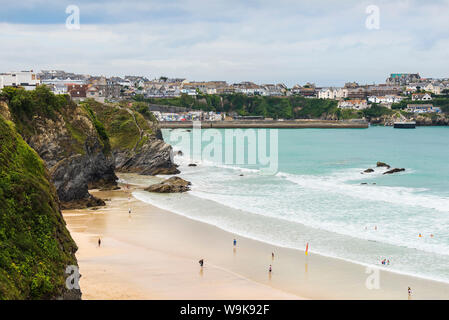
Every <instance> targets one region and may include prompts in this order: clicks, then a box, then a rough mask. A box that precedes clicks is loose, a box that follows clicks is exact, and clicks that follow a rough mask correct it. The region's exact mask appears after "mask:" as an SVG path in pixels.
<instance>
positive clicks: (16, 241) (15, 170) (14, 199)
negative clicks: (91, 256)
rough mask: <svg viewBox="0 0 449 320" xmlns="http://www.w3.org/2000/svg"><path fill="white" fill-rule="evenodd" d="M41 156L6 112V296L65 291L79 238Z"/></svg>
mask: <svg viewBox="0 0 449 320" xmlns="http://www.w3.org/2000/svg"><path fill="white" fill-rule="evenodd" d="M49 180H50V178H49V174H48V172H47V170H46V169H45V166H44V164H43V161H42V160H41V159H40V158H39V156H38V155H37V154H36V152H35V151H33V150H32V149H31V148H30V147H29V146H28V145H27V144H26V143H25V142H24V141H23V139H22V138H21V136H20V135H19V134H18V133H17V132H16V130H15V128H14V125H13V124H12V123H10V122H8V121H6V120H5V119H4V118H3V117H2V116H1V115H0V299H53V298H59V297H63V296H64V294H65V292H66V289H65V268H66V267H67V266H68V265H76V259H75V256H74V253H75V251H76V244H75V243H74V241H73V240H72V238H71V237H70V234H69V232H68V231H67V229H66V227H65V222H64V220H63V218H62V215H61V212H60V210H59V203H58V198H57V195H56V191H55V188H54V186H53V185H52V184H51V183H50V182H49Z"/></svg>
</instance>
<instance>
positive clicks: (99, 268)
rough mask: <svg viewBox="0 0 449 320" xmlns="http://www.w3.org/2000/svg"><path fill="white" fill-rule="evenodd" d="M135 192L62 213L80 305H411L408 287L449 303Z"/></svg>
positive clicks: (436, 285)
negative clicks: (246, 302) (374, 302)
mask: <svg viewBox="0 0 449 320" xmlns="http://www.w3.org/2000/svg"><path fill="white" fill-rule="evenodd" d="M134 188H135V187H131V188H130V189H129V190H117V191H104V192H101V191H93V192H92V193H93V194H94V195H95V196H97V197H100V198H103V199H108V200H107V201H106V203H107V205H106V206H105V207H100V208H98V209H95V210H93V209H84V210H67V211H64V212H63V214H64V218H65V220H66V222H67V226H68V228H69V230H70V233H71V235H72V237H73V238H74V240H75V241H76V243H77V245H78V247H79V250H78V252H77V254H76V255H77V259H78V263H79V266H80V273H81V274H82V277H81V279H80V286H81V291H82V293H83V299H264V300H274V299H409V298H408V295H407V287H408V286H410V287H411V288H412V291H413V295H412V299H448V298H449V284H446V283H441V282H436V281H431V280H426V279H421V278H416V277H411V276H406V275H401V274H397V273H392V272H388V271H386V270H387V267H382V266H379V267H378V268H374V270H377V271H375V273H378V279H379V281H378V284H379V286H378V288H377V286H376V281H375V280H374V281H370V280H373V279H375V274H373V273H372V272H373V271H372V270H367V267H365V266H362V265H359V264H355V263H350V262H347V261H344V260H340V259H334V258H329V257H323V256H320V255H316V254H313V253H310V254H309V255H308V256H306V255H305V254H304V252H303V251H300V250H295V249H289V248H282V247H277V246H273V245H270V244H267V243H263V242H260V241H256V240H252V239H248V238H245V237H241V236H238V235H235V234H232V233H229V232H226V231H223V230H221V229H219V228H217V227H215V226H212V225H208V224H205V223H202V222H198V221H194V220H191V219H188V218H186V217H183V216H180V215H177V214H174V213H171V212H168V211H165V210H162V209H159V208H157V207H154V206H151V205H149V204H147V203H144V202H141V201H139V200H136V199H135V198H133V197H132V196H131V192H132V191H133V190H135V189H134ZM128 196H131V199H130V200H128ZM128 208H131V209H132V213H131V215H129V214H128ZM98 238H101V240H102V244H101V247H98V244H97V241H98ZM234 238H235V239H237V246H236V247H234V246H233V239H234ZM311 246H313V244H311ZM272 252H274V253H275V258H274V259H272V256H271V253H272ZM200 259H204V261H205V265H204V268H202V269H201V268H200V266H199V264H198V260H200ZM269 265H272V267H273V272H272V273H271V274H269V272H268V268H269ZM367 272H369V273H367ZM367 282H369V283H371V284H372V285H374V288H372V289H369V288H368V287H369V286H368V287H367V285H366V283H367Z"/></svg>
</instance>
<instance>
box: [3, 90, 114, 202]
mask: <svg viewBox="0 0 449 320" xmlns="http://www.w3.org/2000/svg"><path fill="white" fill-rule="evenodd" d="M3 96H4V98H5V100H6V101H7V106H8V110H6V111H5V110H4V109H5V108H3V109H0V110H3V111H2V112H3V113H4V114H6V116H8V113H9V117H10V118H11V119H12V120H13V121H14V122H15V124H16V127H17V129H18V131H19V132H20V134H21V135H22V137H23V138H24V139H25V141H26V142H27V143H28V144H29V145H30V146H31V147H32V148H33V149H34V150H36V152H37V153H38V154H39V156H40V157H41V158H42V159H43V160H44V162H45V164H46V166H47V168H48V169H49V171H50V174H51V178H52V181H53V183H54V185H55V187H56V190H57V194H58V196H59V199H60V200H61V204H62V207H63V208H81V207H85V206H93V205H101V204H104V202H103V201H102V200H100V199H96V198H94V197H93V196H91V195H90V194H89V192H88V188H89V187H91V188H94V187H111V186H115V185H116V180H117V177H116V175H115V173H114V167H115V164H114V157H113V154H112V152H111V147H110V143H109V139H108V136H107V134H106V132H105V130H104V127H103V126H102V124H101V123H100V122H99V121H98V120H97V119H96V117H95V115H94V114H93V113H92V112H91V111H90V110H88V109H86V108H84V107H83V106H79V105H76V104H75V103H74V102H72V101H70V99H69V98H68V97H66V96H55V95H53V93H51V92H50V91H49V90H48V89H47V88H46V87H45V86H40V87H38V88H37V89H36V90H34V91H24V90H23V89H13V88H7V90H4V94H3Z"/></svg>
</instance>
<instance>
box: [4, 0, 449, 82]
mask: <svg viewBox="0 0 449 320" xmlns="http://www.w3.org/2000/svg"><path fill="white" fill-rule="evenodd" d="M0 5H1V11H0V44H1V48H2V50H0V71H12V70H18V69H20V70H24V69H34V70H36V71H37V70H41V69H62V70H65V71H70V72H76V73H87V74H92V75H102V74H103V75H107V76H110V75H120V76H123V75H125V74H126V75H128V74H132V75H143V76H147V77H149V78H154V77H159V76H162V75H165V76H169V77H183V78H187V79H189V80H226V81H228V82H231V83H232V82H237V81H246V80H248V81H254V82H257V83H278V82H283V83H285V84H287V85H289V86H291V85H293V84H295V83H299V84H304V83H305V82H307V81H310V82H315V83H316V84H317V85H322V86H328V85H342V84H344V83H345V82H347V81H357V82H359V83H373V82H376V83H379V82H384V81H385V79H386V77H387V76H388V74H390V73H396V72H419V73H420V74H421V76H423V77H449V0H441V1H438V0H434V1H422V0H419V1H414V0H410V1H408V0H388V1H387V0H385V1H375V0H372V1H356V0H355V1H352V0H340V1H335V0H329V1H325V0H309V1H306V0H286V1H282V0H278V1H273V0H271V1H256V0H250V1H244V0H239V1H236V0H226V1H225V0H222V1H218V0H205V1H203V0H183V1H177V0H164V1H162V0H160V1H137V0H127V1H119V0H104V1H103V0H101V1H87V0H70V1H65V0H47V1H44V0H22V1H10V0H7V1H6V0H0ZM68 5H77V6H78V7H79V10H80V27H81V28H80V30H69V29H67V28H66V19H67V17H68V16H69V14H66V7H67V6H68ZM369 5H375V6H377V7H378V8H379V13H380V14H379V16H380V25H379V29H368V28H366V20H367V18H368V16H369V14H368V13H366V8H367V7H368V6H369Z"/></svg>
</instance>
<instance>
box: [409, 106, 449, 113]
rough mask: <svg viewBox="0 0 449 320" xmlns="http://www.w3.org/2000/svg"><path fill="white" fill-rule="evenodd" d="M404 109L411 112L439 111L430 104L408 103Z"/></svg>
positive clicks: (439, 110)
mask: <svg viewBox="0 0 449 320" xmlns="http://www.w3.org/2000/svg"><path fill="white" fill-rule="evenodd" d="M405 111H407V112H412V113H440V112H441V109H440V108H439V107H434V106H433V105H432V104H408V105H407V108H406V109H405Z"/></svg>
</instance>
